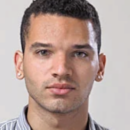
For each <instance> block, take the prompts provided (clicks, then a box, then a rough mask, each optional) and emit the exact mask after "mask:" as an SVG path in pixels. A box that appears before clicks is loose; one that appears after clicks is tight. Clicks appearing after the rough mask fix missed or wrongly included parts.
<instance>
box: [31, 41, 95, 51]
mask: <svg viewBox="0 0 130 130" xmlns="http://www.w3.org/2000/svg"><path fill="white" fill-rule="evenodd" d="M39 47H47V48H52V47H53V46H52V44H49V43H40V42H35V43H33V44H32V45H31V47H30V49H35V48H39ZM72 48H74V49H89V50H92V51H94V48H93V47H92V46H91V45H90V44H83V45H81V44H75V45H73V46H72Z"/></svg>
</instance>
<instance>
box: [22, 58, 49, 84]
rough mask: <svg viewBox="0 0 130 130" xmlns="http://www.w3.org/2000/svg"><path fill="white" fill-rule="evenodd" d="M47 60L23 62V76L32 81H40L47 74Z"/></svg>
mask: <svg viewBox="0 0 130 130" xmlns="http://www.w3.org/2000/svg"><path fill="white" fill-rule="evenodd" d="M48 65H49V64H48V62H44V61H42V60H35V59H34V58H33V60H30V61H26V60H25V62H24V73H25V78H30V80H32V81H33V82H37V83H41V82H43V81H44V80H45V78H46V77H47V75H48V69H49V66H48Z"/></svg>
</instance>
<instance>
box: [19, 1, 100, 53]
mask: <svg viewBox="0 0 130 130" xmlns="http://www.w3.org/2000/svg"><path fill="white" fill-rule="evenodd" d="M32 14H33V15H34V16H37V15H39V14H52V15H53V14H57V15H61V16H68V17H73V18H77V19H81V20H90V21H91V22H92V24H93V28H94V31H95V34H96V36H95V40H96V42H97V46H98V53H99V52H100V48H101V26H100V20H99V16H98V13H97V11H96V9H95V7H94V6H93V5H91V4H90V3H89V2H88V1H86V0H34V1H33V2H32V3H31V5H30V6H29V7H28V8H27V9H26V10H25V12H24V15H23V18H22V23H21V30H20V37H21V46H22V51H23V53H24V50H25V44H26V42H25V38H26V36H27V35H28V30H29V26H30V17H31V15H32Z"/></svg>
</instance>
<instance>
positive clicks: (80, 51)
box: [73, 50, 89, 58]
mask: <svg viewBox="0 0 130 130" xmlns="http://www.w3.org/2000/svg"><path fill="white" fill-rule="evenodd" d="M76 53H81V54H85V56H84V57H83V58H85V57H87V56H88V55H89V54H88V53H87V52H85V51H82V50H77V51H74V53H73V56H74V55H75V54H76ZM78 57H81V55H79V56H78Z"/></svg>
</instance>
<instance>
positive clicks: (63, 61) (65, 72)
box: [52, 54, 72, 79]
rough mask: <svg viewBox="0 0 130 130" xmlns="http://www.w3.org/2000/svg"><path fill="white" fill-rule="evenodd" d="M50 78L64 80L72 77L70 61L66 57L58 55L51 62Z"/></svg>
mask: <svg viewBox="0 0 130 130" xmlns="http://www.w3.org/2000/svg"><path fill="white" fill-rule="evenodd" d="M52 66H53V67H52V76H53V77H55V78H60V79H62V78H63V79H64V78H67V77H69V76H71V75H72V69H71V67H72V66H71V65H70V60H69V58H67V56H65V55H63V54H60V55H59V56H57V57H56V58H55V59H53V62H52Z"/></svg>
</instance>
